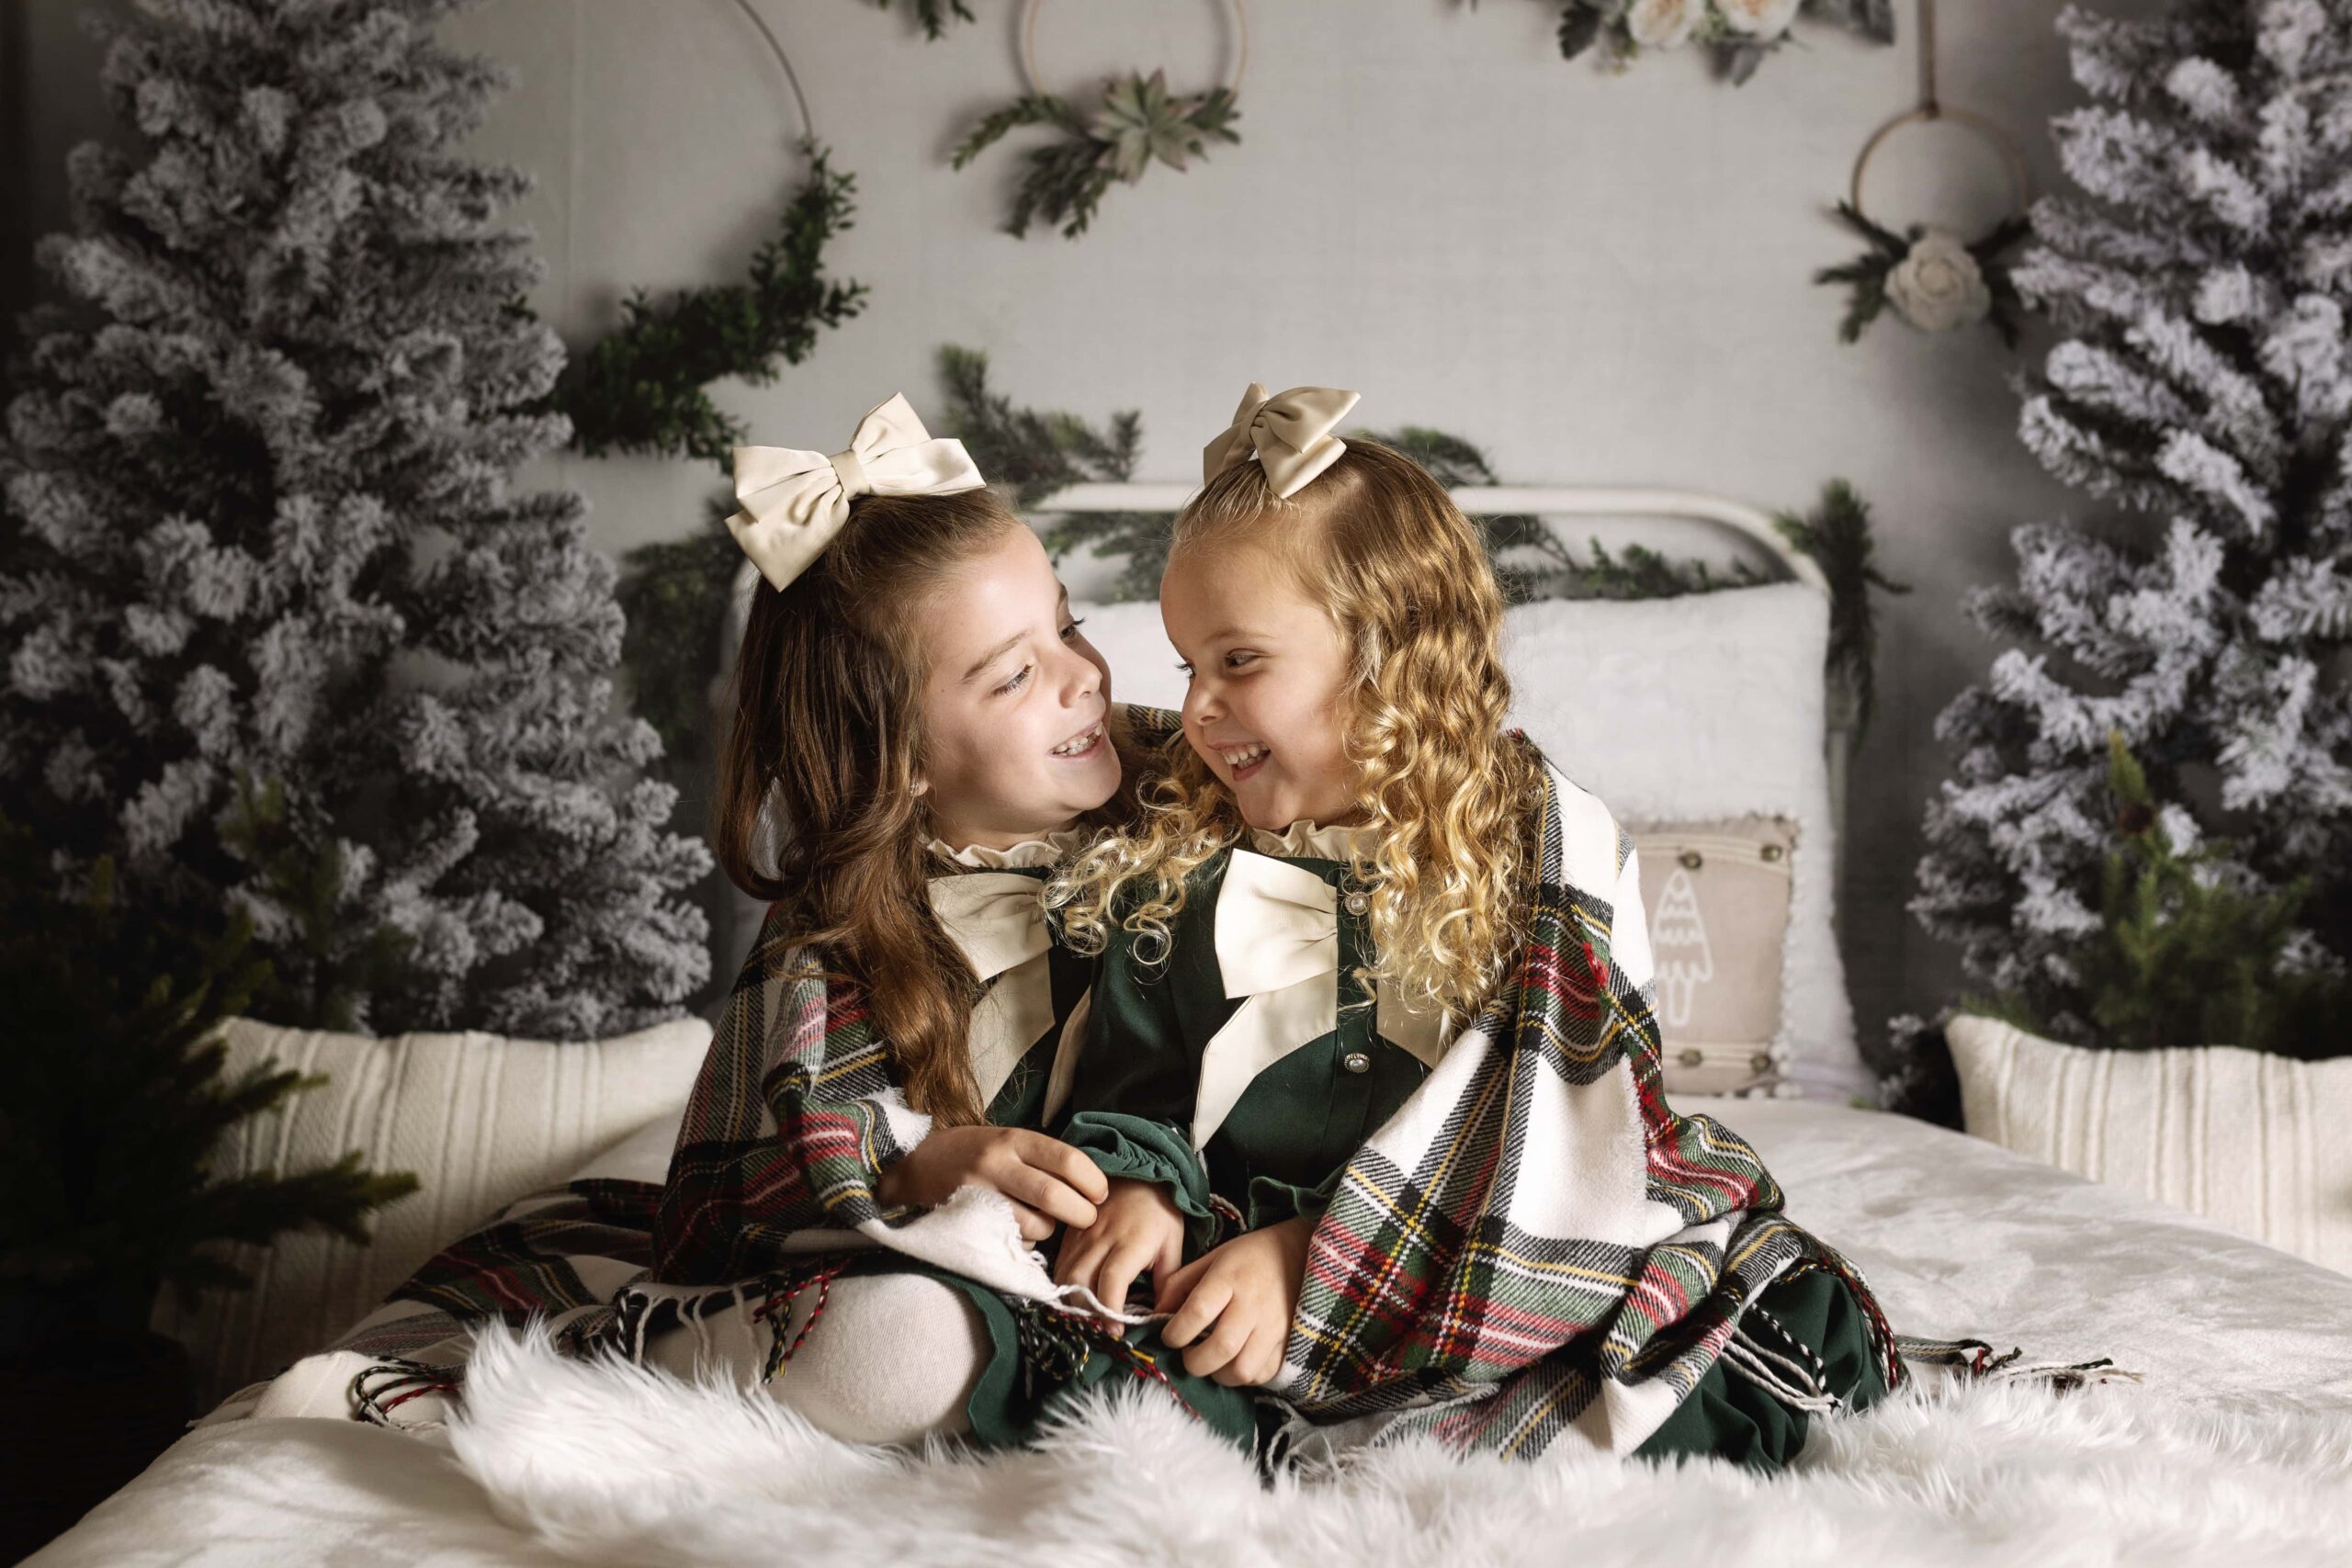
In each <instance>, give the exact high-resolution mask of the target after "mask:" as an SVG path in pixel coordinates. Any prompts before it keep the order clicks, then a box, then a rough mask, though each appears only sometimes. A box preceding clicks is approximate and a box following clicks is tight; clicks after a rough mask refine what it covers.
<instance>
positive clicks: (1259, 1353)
mask: <svg viewBox="0 0 2352 1568" xmlns="http://www.w3.org/2000/svg"><path fill="white" fill-rule="evenodd" d="M1289 1333H1290V1327H1289V1325H1287V1324H1285V1325H1283V1326H1282V1327H1280V1328H1276V1327H1274V1326H1272V1325H1268V1324H1260V1325H1257V1326H1256V1327H1254V1328H1252V1329H1251V1330H1250V1338H1249V1340H1248V1342H1247V1343H1246V1344H1244V1345H1243V1346H1242V1347H1241V1349H1240V1350H1239V1351H1238V1353H1237V1354H1236V1355H1235V1356H1234V1358H1233V1359H1231V1360H1230V1361H1227V1363H1226V1364H1225V1365H1224V1366H1222V1367H1220V1368H1218V1369H1217V1371H1216V1382H1220V1383H1223V1384H1224V1385H1225V1386H1226V1387H1227V1388H1256V1387H1257V1386H1259V1385H1260V1384H1261V1383H1267V1382H1272V1381H1273V1378H1274V1374H1275V1373H1276V1372H1279V1371H1282V1369H1283V1347H1282V1342H1283V1339H1285V1338H1287V1337H1289Z"/></svg>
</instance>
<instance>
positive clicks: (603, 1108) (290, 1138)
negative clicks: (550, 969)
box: [153, 1018, 711, 1404]
mask: <svg viewBox="0 0 2352 1568" xmlns="http://www.w3.org/2000/svg"><path fill="white" fill-rule="evenodd" d="M225 1032H226V1039H227V1043H228V1047H229V1059H228V1066H227V1072H228V1074H229V1076H231V1077H235V1076H236V1075H237V1074H239V1073H241V1072H243V1070H244V1069H245V1068H247V1067H249V1066H254V1064H256V1063H259V1062H262V1061H275V1062H277V1063H281V1064H283V1065H284V1066H288V1067H291V1068H294V1069H296V1070H297V1071H300V1072H302V1073H306V1074H313V1073H315V1074H324V1075H326V1077H328V1079H329V1080H330V1081H329V1082H328V1083H327V1084H325V1085H324V1086H322V1087H321V1088H318V1089H303V1090H300V1091H299V1092H297V1093H296V1094H295V1095H294V1096H293V1098H292V1099H291V1100H288V1103H287V1104H286V1106H285V1107H284V1108H282V1109H281V1110H279V1111H272V1112H270V1113H268V1114H266V1115H263V1116H257V1117H254V1118H252V1119H250V1120H249V1121H247V1122H244V1123H243V1125H241V1126H239V1127H238V1128H236V1129H235V1130H234V1131H232V1133H231V1134H229V1135H228V1137H226V1138H225V1139H223V1140H222V1142H221V1145H220V1147H219V1148H218V1149H216V1150H215V1151H214V1153H213V1160H212V1168H213V1170H214V1171H215V1173H216V1174H219V1175H223V1176H232V1175H239V1174H243V1173H247V1172H252V1171H260V1170H277V1171H280V1172H294V1171H300V1170H309V1169H313V1168H317V1167H320V1166H323V1165H332V1164H333V1163H334V1161H335V1160H336V1159H338V1158H339V1157H341V1156H342V1155H343V1154H344V1152H345V1150H348V1149H356V1150H358V1151H359V1153H360V1155H361V1156H362V1158H363V1159H364V1160H365V1162H366V1164H367V1165H368V1168H370V1169H373V1170H378V1171H386V1172H389V1171H396V1170H405V1171H410V1172H413V1173H414V1175H415V1176H416V1178H417V1180H418V1182H419V1183H420V1186H419V1190H417V1191H416V1192H414V1193H412V1194H411V1195H410V1196H408V1197H406V1198H403V1199H401V1200H400V1201H397V1202H395V1203H392V1204H390V1206H388V1207H386V1208H384V1209H382V1210H379V1211H378V1213H376V1215H375V1216H374V1217H373V1219H372V1221H371V1222H370V1224H371V1228H372V1229H373V1231H374V1240H373V1242H372V1244H371V1245H369V1246H368V1247H355V1246H353V1245H352V1244H351V1243H349V1242H347V1241H345V1240H343V1239H342V1238H340V1237H337V1236H333V1235H325V1234H323V1233H314V1232H303V1233H300V1234H295V1235H285V1236H281V1237H279V1238H278V1240H277V1244H276V1245H275V1246H274V1247H238V1248H236V1249H235V1250H234V1254H233V1256H234V1258H235V1261H236V1262H237V1263H238V1264H239V1265H240V1266H241V1267H243V1268H244V1269H247V1270H248V1271H249V1272H251V1273H252V1275H253V1276H254V1287H253V1289H252V1290H250V1291H236V1292H208V1293H207V1294H206V1295H205V1296H204V1297H203V1298H202V1300H201V1301H200V1302H199V1303H198V1306H197V1308H196V1310H195V1311H194V1312H192V1313H183V1312H182V1311H181V1310H180V1309H179V1306H178V1304H177V1303H176V1301H175V1299H174V1298H173V1297H172V1295H171V1293H170V1292H168V1291H167V1292H164V1299H163V1300H162V1301H161V1302H160V1303H158V1304H157V1307H156V1311H155V1317H154V1324H153V1326H154V1328H155V1329H156V1331H157V1332H158V1333H162V1334H166V1335H169V1336H171V1337H173V1338H175V1339H178V1340H180V1341H181V1342H182V1343H183V1344H185V1345H187V1348H188V1353H189V1359H190V1360H191V1362H192V1363H193V1364H194V1367H195V1370H196V1377H197V1382H198V1398H199V1401H200V1402H202V1403H205V1404H209V1403H210V1402H211V1401H212V1400H214V1399H217V1398H218V1397H219V1396H220V1394H221V1393H225V1392H227V1391H228V1390H231V1389H234V1388H239V1387H242V1386H243V1385H244V1384H245V1383H248V1382H254V1381H255V1380H257V1379H260V1378H266V1377H269V1376H272V1375H274V1374H275V1373H276V1372H277V1371H279V1370H280V1369H281V1368H283V1367H285V1366H286V1365H287V1364H288V1362H291V1361H293V1360H295V1359H297V1358H299V1357H301V1356H304V1355H307V1354H309V1353H310V1352H311V1351H313V1350H315V1349H317V1348H319V1347H320V1346H322V1345H323V1344H325V1343H326V1342H327V1341H328V1340H330V1339H332V1338H334V1337H335V1336H336V1335H338V1334H340V1333H342V1332H343V1330H345V1328H347V1327H349V1326H350V1325H352V1324H354V1323H356V1322H357V1321H359V1319H360V1318H362V1317H364V1316H366V1315H367V1314H368V1313H369V1312H371V1311H373V1310H374V1309H375V1308H376V1307H377V1306H378V1305H379V1303H381V1302H382V1301H383V1299H384V1297H385V1296H386V1295H387V1294H388V1293H389V1292H390V1291H391V1290H392V1289H393V1288H394V1287H396V1286H398V1285H399V1284H400V1283H401V1281H402V1280H405V1279H407V1278H408V1276H409V1275H411V1274H413V1273H414V1272H415V1271H416V1269H417V1268H418V1266H419V1265H421V1264H422V1263H424V1260H425V1259H426V1258H430V1257H432V1256H433V1254H434V1253H435V1252H437V1251H439V1250H440V1249H441V1248H442V1247H446V1246H447V1245H448V1244H449V1243H450V1242H452V1241H454V1240H456V1239H457V1238H458V1236H460V1235H464V1234H465V1233H466V1232H467V1231H469V1230H470V1229H472V1228H473V1227H474V1226H476V1225H477V1224H481V1222H482V1221H483V1220H485V1219H488V1218H489V1217H490V1216H491V1215H492V1214H494V1213H497V1212H498V1211H499V1210H501V1209H503V1208H504V1207H505V1206H506V1205H507V1204H509V1203H511V1202H513V1201H515V1200H516V1199H518V1198H522V1197H525V1196H527V1195H528V1194H530V1193H532V1192H534V1191H537V1190H540V1189H542V1188H546V1187H552V1186H555V1185H557V1184H558V1183H560V1182H562V1181H564V1180H566V1179H569V1178H570V1177H571V1175H572V1173H573V1172H574V1171H575V1170H578V1169H579V1168H581V1167H582V1164H583V1163H584V1162H586V1161H588V1160H589V1159H590V1158H591V1156H594V1155H596V1154H598V1153H600V1152H602V1151H604V1150H605V1149H607V1148H609V1147H611V1146H612V1145H615V1144H617V1143H619V1142H621V1141H622V1140H623V1139H625V1138H626V1137H627V1136H628V1134H630V1133H631V1132H633V1131H634V1130H636V1129H639V1128H640V1127H643V1126H644V1125H645V1124H646V1123H648V1122H655V1121H661V1120H666V1122H667V1123H668V1126H669V1127H670V1128H671V1129H672V1130H673V1134H674V1129H675V1128H676V1126H677V1122H678V1118H679V1114H680V1111H681V1110H682V1108H683V1107H684V1104H685V1100H686V1096H687V1093H688V1091H689V1090H690V1089H693V1087H694V1080H695V1074H696V1073H697V1072H698V1071H700V1070H701V1067H702V1062H703V1058H704V1057H705V1056H706V1055H707V1054H708V1053H709V1049H710V1035H711V1030H710V1025H709V1023H708V1022H707V1021H704V1020H702V1019H699V1018H686V1019H680V1020H678V1021H674V1022H671V1023H663V1024H657V1025H655V1026H654V1027H653V1028H651V1029H646V1030H640V1031H639V1032H637V1033H635V1034H626V1035H622V1036H619V1037H617V1038H616V1039H612V1040H599V1041H587V1042H582V1043H560V1044H559V1043H545V1042H540V1041H536V1040H507V1039H503V1038H501V1037H500V1036H498V1035H494V1034H482V1033H466V1034H402V1035H397V1036H395V1037H393V1038H391V1039H388V1040H376V1039H370V1038H368V1037H367V1036H365V1035H357V1034H331V1033H326V1032H318V1031H310V1030H296V1029H279V1028H277V1027H275V1026H273V1025H270V1024H265V1023H256V1022H254V1021H252V1020H250V1019H232V1020H231V1021H229V1022H228V1023H227V1025H226V1026H225Z"/></svg>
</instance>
